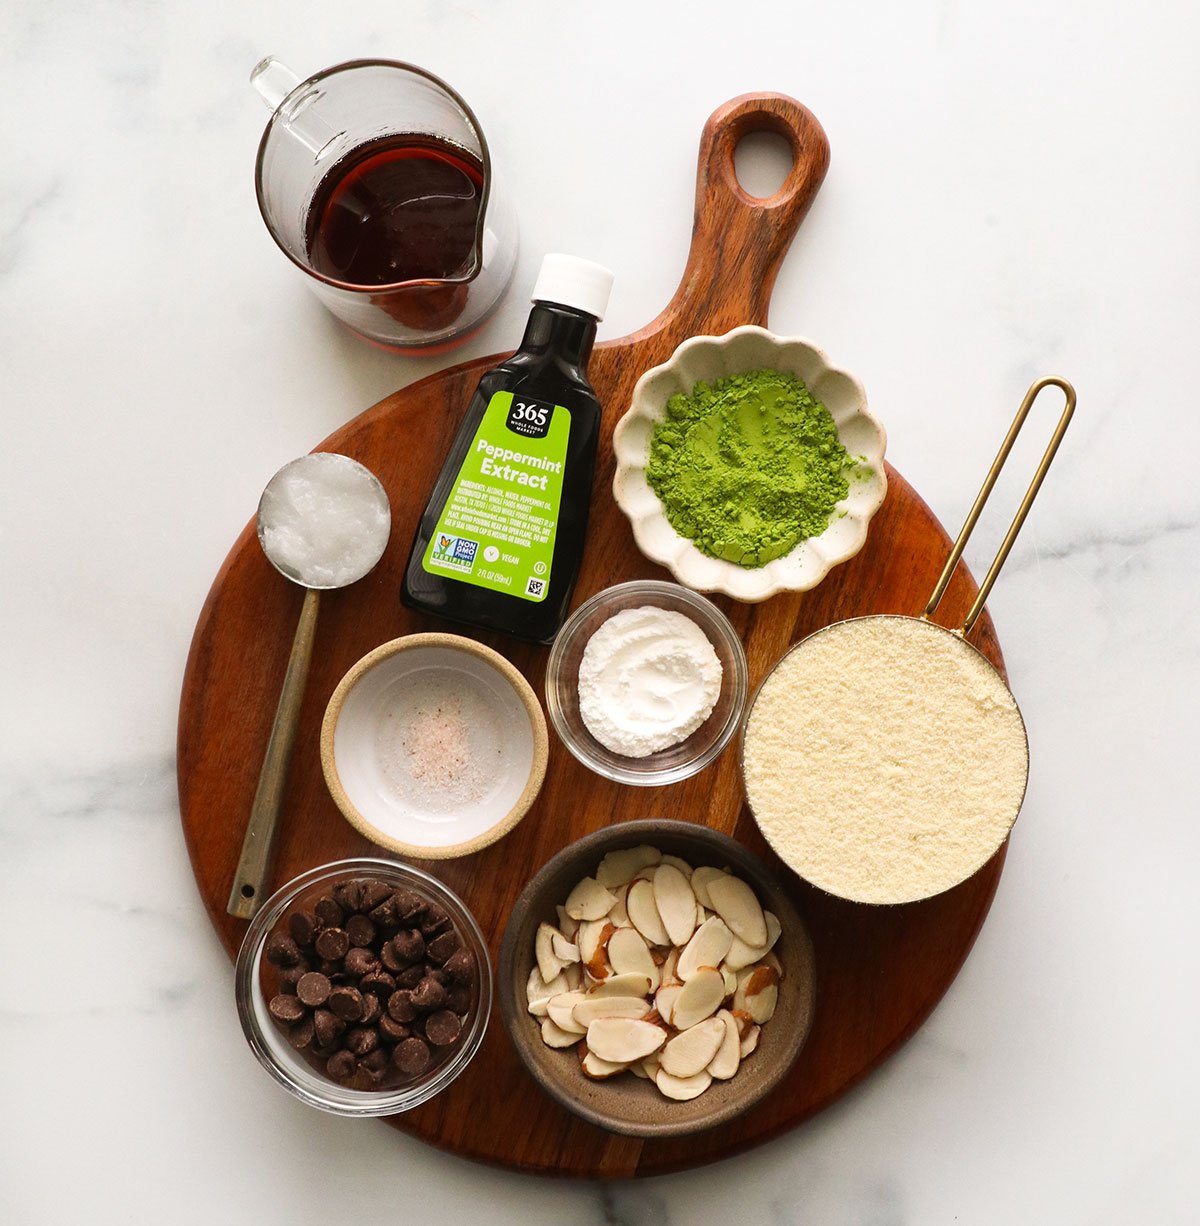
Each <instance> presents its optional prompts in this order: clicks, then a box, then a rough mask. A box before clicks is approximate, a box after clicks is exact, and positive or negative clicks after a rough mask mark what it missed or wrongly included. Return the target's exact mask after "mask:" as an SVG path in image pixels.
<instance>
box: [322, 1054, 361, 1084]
mask: <svg viewBox="0 0 1200 1226" xmlns="http://www.w3.org/2000/svg"><path fill="white" fill-rule="evenodd" d="M325 1071H326V1072H327V1073H328V1074H329V1075H330V1077H332V1078H333V1079H334V1081H347V1080H348V1079H349V1078H351V1077H353V1076H354V1074H355V1073H356V1072H357V1071H358V1061H357V1060H356V1059H355V1058H354V1056H353V1055H351V1054H350V1052H348V1051H340V1052H338V1053H337V1054H336V1055H334V1056H330V1057H329V1061H328V1063H326V1065H325Z"/></svg>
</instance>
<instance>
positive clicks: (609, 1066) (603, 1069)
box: [579, 1048, 629, 1081]
mask: <svg viewBox="0 0 1200 1226" xmlns="http://www.w3.org/2000/svg"><path fill="white" fill-rule="evenodd" d="M579 1064H580V1067H581V1068H582V1069H583V1075H584V1076H585V1077H590V1078H591V1079H592V1080H593V1081H606V1080H607V1079H608V1078H609V1077H615V1076H616V1075H617V1074H618V1073H623V1072H624V1071H625V1070H626V1069H627V1068H628V1067H629V1066H628V1065H627V1064H614V1063H613V1062H612V1061H611V1060H601V1059H600V1057H599V1056H598V1055H596V1053H595V1052H594V1051H592V1050H591V1049H590V1048H589V1049H588V1050H586V1051H585V1052H584V1053H583V1056H582V1058H581V1059H580V1061H579Z"/></svg>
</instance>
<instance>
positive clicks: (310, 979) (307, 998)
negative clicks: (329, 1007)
mask: <svg viewBox="0 0 1200 1226" xmlns="http://www.w3.org/2000/svg"><path fill="white" fill-rule="evenodd" d="M332 988H333V984H331V983H330V982H329V977H328V976H327V975H322V974H321V972H320V971H309V972H308V974H307V975H304V976H302V977H301V979H300V982H299V983H297V984H296V995H297V996H299V997H300V999H301V1000H302V1001H303V1002H304V1003H305V1004H306V1005H309V1006H310V1007H311V1008H314V1009H315V1008H316V1007H317V1006H318V1005H323V1004H324V1003H325V1002H326V1001H327V1000H328V999H329V993H330V991H331V990H332Z"/></svg>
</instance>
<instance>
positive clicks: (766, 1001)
mask: <svg viewBox="0 0 1200 1226" xmlns="http://www.w3.org/2000/svg"><path fill="white" fill-rule="evenodd" d="M738 990H739V991H740V992H741V993H742V997H743V1000H744V1001H745V1009H746V1012H747V1013H749V1014H750V1016H751V1017H752V1018H753V1019H754V1020H755V1021H756V1022H757V1023H758V1024H759V1025H760V1026H761V1025H762V1024H763V1023H764V1022H769V1021H770V1020H771V1018H772V1016H773V1015H774V1013H775V1004H776V1002H777V1001H778V999H779V975H778V974H777V973H776V971H775V968H774V967H773V966H760V967H757V968H756V969H755V971H754V972H753V974H752V975H751V976H750V978H749V979H747V980H746V981H745V983H743V984H742V985H741V986H740V988H739V989H738ZM735 996H736V993H735Z"/></svg>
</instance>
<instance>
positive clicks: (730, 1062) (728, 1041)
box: [708, 1009, 742, 1081]
mask: <svg viewBox="0 0 1200 1226" xmlns="http://www.w3.org/2000/svg"><path fill="white" fill-rule="evenodd" d="M713 1020H714V1021H718V1022H720V1023H721V1025H722V1026H723V1027H724V1029H725V1033H724V1036H723V1037H722V1039H721V1045H720V1047H718V1048H717V1054H716V1055H715V1056H713V1058H712V1060H710V1061H709V1064H708V1071H709V1072H710V1073H711V1074H712V1075H713V1076H714V1077H716V1078H717V1079H718V1080H719V1081H728V1080H729V1079H730V1078H731V1077H732V1076H733V1075H734V1074H735V1073H736V1072H737V1071H738V1065H739V1064H741V1062H742V1050H741V1049H742V1036H741V1033H740V1032H739V1030H738V1023H737V1018H736V1017H734V1016H733V1014H732V1013H730V1012H729V1010H728V1009H722V1010H721V1012H720V1013H718V1014H717V1016H716V1017H715V1018H714V1019H713Z"/></svg>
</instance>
